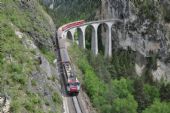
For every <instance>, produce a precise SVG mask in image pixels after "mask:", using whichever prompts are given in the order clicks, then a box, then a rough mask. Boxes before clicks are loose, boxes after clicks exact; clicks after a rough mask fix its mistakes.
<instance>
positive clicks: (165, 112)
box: [142, 100, 170, 113]
mask: <svg viewBox="0 0 170 113" xmlns="http://www.w3.org/2000/svg"><path fill="white" fill-rule="evenodd" d="M169 106H170V103H166V102H160V101H159V100H155V101H154V103H153V104H152V105H151V106H150V107H149V108H146V109H145V110H144V111H143V112H142V113H170V108H169Z"/></svg>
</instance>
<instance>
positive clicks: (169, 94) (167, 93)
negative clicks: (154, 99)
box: [160, 83, 170, 102]
mask: <svg viewBox="0 0 170 113" xmlns="http://www.w3.org/2000/svg"><path fill="white" fill-rule="evenodd" d="M160 98H161V100H162V101H166V102H170V83H168V84H165V83H163V84H162V85H161V88H160Z"/></svg>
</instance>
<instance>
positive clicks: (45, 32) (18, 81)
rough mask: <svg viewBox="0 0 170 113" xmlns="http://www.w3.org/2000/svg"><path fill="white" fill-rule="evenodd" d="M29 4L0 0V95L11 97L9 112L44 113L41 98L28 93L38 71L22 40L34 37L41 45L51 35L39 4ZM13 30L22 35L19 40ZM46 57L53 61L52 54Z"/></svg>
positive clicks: (31, 52)
mask: <svg viewBox="0 0 170 113" xmlns="http://www.w3.org/2000/svg"><path fill="white" fill-rule="evenodd" d="M29 3H30V4H31V6H29V5H30V4H27V3H26V4H23V3H21V1H20V0H15V1H14V0H2V5H3V7H1V10H0V29H1V30H0V94H7V95H8V96H9V97H10V99H11V103H10V112H12V113H25V112H28V113H43V111H42V107H43V106H42V105H43V98H42V97H41V96H40V95H38V94H37V93H33V92H31V91H27V90H28V89H29V88H30V87H31V86H30V84H29V81H30V77H31V76H30V75H31V74H32V73H31V72H33V71H36V70H37V69H36V67H37V63H35V60H34V57H35V51H34V50H30V49H28V48H26V47H25V46H24V45H23V41H24V38H33V39H35V40H36V39H37V40H38V41H39V43H41V42H43V41H44V40H45V41H46V40H48V37H50V36H51V35H52V32H51V30H50V29H51V28H49V26H50V25H49V22H48V19H47V18H46V17H45V15H44V13H43V12H42V8H41V6H39V3H38V2H37V1H35V0H33V1H32V0H31V1H30V2H29ZM34 5H35V6H36V7H35V6H34ZM15 30H18V31H21V32H23V33H24V35H23V38H22V39H20V38H18V37H17V36H16V34H15ZM41 39H42V40H43V41H42V40H41ZM35 40H34V41H35ZM37 40H36V41H37ZM36 41H35V43H36V44H37V43H38V42H36ZM39 43H38V44H37V45H39ZM42 46H43V47H44V46H45V47H46V48H48V47H49V46H46V45H43V44H42ZM49 50H50V49H49ZM49 54H50V55H49ZM47 55H48V57H49V60H50V61H52V59H53V58H54V56H53V55H52V52H48V53H47ZM28 85H29V86H28ZM31 85H33V86H34V85H35V81H31ZM40 98H41V99H40ZM58 106H59V105H58Z"/></svg>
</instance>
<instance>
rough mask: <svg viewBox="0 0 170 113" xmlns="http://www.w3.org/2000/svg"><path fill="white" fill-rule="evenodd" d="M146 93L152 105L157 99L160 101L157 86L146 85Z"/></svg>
mask: <svg viewBox="0 0 170 113" xmlns="http://www.w3.org/2000/svg"><path fill="white" fill-rule="evenodd" d="M144 93H145V95H146V97H147V98H148V100H149V102H150V103H153V101H154V100H155V99H159V96H160V94H159V88H157V87H156V86H151V85H149V84H144Z"/></svg>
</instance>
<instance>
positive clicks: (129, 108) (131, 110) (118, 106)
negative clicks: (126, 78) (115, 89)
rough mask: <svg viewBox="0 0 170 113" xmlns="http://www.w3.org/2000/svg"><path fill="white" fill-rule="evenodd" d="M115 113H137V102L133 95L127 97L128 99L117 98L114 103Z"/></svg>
mask: <svg viewBox="0 0 170 113" xmlns="http://www.w3.org/2000/svg"><path fill="white" fill-rule="evenodd" d="M112 106H113V111H112V112H113V113H137V111H136V109H137V106H138V104H137V102H136V101H135V99H134V98H133V96H132V95H129V94H128V96H127V98H123V99H121V98H116V99H115V100H114V101H113V105H112Z"/></svg>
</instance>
